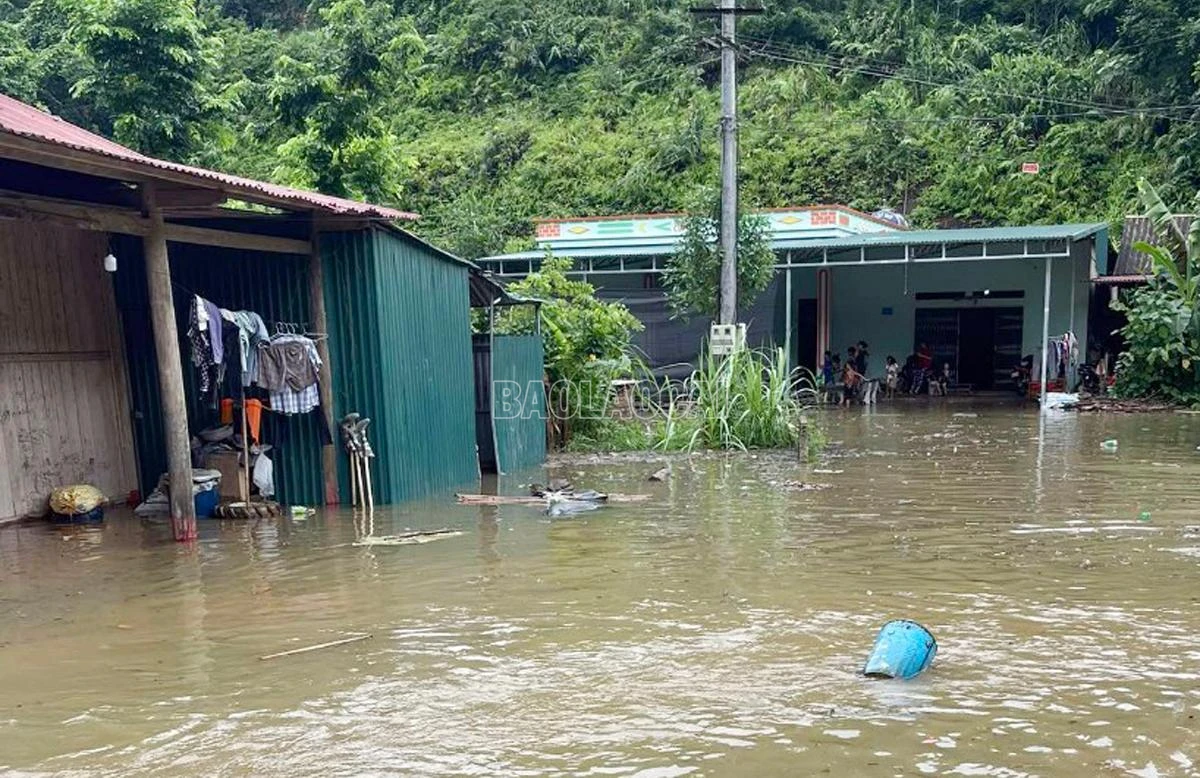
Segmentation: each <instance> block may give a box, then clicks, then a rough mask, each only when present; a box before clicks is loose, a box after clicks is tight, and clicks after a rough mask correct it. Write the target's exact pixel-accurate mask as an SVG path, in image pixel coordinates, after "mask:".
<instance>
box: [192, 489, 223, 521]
mask: <svg viewBox="0 0 1200 778" xmlns="http://www.w3.org/2000/svg"><path fill="white" fill-rule="evenodd" d="M220 501H221V498H220V495H218V494H217V490H216V489H206V490H205V491H202V492H196V494H195V495H194V496H193V497H192V503H193V504H194V505H195V506H196V518H198V519H211V518H212V517H213V514H214V513H216V512H217V505H218V504H219V503H220Z"/></svg>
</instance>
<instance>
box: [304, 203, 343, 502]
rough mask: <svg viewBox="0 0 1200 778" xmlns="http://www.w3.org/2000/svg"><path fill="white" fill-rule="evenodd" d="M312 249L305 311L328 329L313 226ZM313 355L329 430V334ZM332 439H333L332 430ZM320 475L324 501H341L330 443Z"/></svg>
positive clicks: (323, 454)
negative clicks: (315, 360)
mask: <svg viewBox="0 0 1200 778" xmlns="http://www.w3.org/2000/svg"><path fill="white" fill-rule="evenodd" d="M311 243H312V250H311V251H310V252H309V255H308V311H309V318H310V319H312V326H313V330H314V331H316V332H321V333H325V334H328V333H329V317H328V315H327V313H326V311H325V268H324V266H323V264H322V262H321V235H320V233H319V232H317V230H316V227H315V226H314V228H313V232H312V241H311ZM317 356H319V357H320V358H321V369H320V371H319V372H318V375H317V378H318V384H317V389H318V391H319V392H320V395H321V414H322V415H323V416H324V419H325V424H326V425H328V429H329V431H330V433H334V431H335V430H336V427H335V426H334V424H333V364H332V363H331V362H330V359H329V338H321V339H319V340H318V341H317ZM334 440H335V441H336V440H337V436H336V434H334ZM321 475H322V480H323V481H324V484H325V504H326V505H337V504H339V503H340V502H341V495H340V494H339V490H338V477H337V446H336V444H335V443H332V442H331V443H330V444H329V445H327V446H325V447H324V448H323V449H322V450H321Z"/></svg>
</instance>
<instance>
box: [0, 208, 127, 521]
mask: <svg viewBox="0 0 1200 778" xmlns="http://www.w3.org/2000/svg"><path fill="white" fill-rule="evenodd" d="M107 249H108V244H107V236H105V235H104V234H103V233H98V232H88V231H83V230H72V229H68V228H63V227H59V226H53V225H47V224H43V223H33V222H24V221H0V520H3V519H6V518H12V517H17V516H24V515H29V514H39V513H42V512H43V511H44V510H45V508H46V498H47V496H48V495H49V493H50V492H51V491H52V490H53V489H54V488H55V487H58V486H62V485H66V484H75V483H88V484H92V485H94V486H96V487H97V488H99V489H100V490H102V491H103V492H104V493H105V494H106V495H108V496H109V497H110V498H111V499H116V500H122V499H123V498H124V497H125V495H126V494H127V493H128V492H129V490H130V489H133V488H135V486H136V484H137V478H136V476H135V471H134V457H133V436H132V432H131V429H130V422H129V407H130V405H129V400H128V386H127V382H126V378H125V366H124V355H123V353H122V349H121V345H120V344H121V337H120V321H119V318H118V315H117V308H116V303H115V300H114V299H113V290H112V283H111V281H110V280H109V278H108V277H107V274H106V273H105V272H104V268H103V262H102V259H103V257H104V255H105V254H106V253H107Z"/></svg>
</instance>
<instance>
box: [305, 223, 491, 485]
mask: <svg viewBox="0 0 1200 778" xmlns="http://www.w3.org/2000/svg"><path fill="white" fill-rule="evenodd" d="M321 256H322V259H323V260H324V269H325V305H326V309H327V312H328V317H329V330H330V333H329V334H330V345H329V348H330V352H331V358H332V360H333V371H334V392H335V396H334V412H335V416H336V417H338V418H340V417H341V416H342V415H344V414H345V413H347V412H349V411H355V412H358V413H360V414H362V415H363V416H367V417H370V418H371V420H372V421H371V426H370V428H369V436H370V438H371V443H372V445H373V447H374V448H375V451H376V454H377V459H376V462H375V466H374V469H373V474H372V479H373V487H374V490H375V500H376V502H377V503H388V502H399V501H402V500H408V499H413V498H417V497H422V496H425V495H429V494H433V493H436V492H438V491H442V490H449V489H451V488H453V487H456V486H464V485H467V484H470V483H474V482H477V480H478V478H479V462H478V457H477V455H476V450H475V400H474V382H473V378H472V373H473V369H474V368H473V365H472V361H471V325H470V309H469V307H468V299H469V298H468V291H467V272H468V271H467V267H466V265H463V264H461V263H457V262H453V261H450V260H449V259H446V258H444V257H442V256H440V255H438V254H436V253H435V252H433V251H431V250H430V249H429V248H428V247H425V246H423V245H421V244H420V243H418V242H416V241H413V240H409V239H406V238H405V237H403V236H402V235H398V234H396V233H393V232H391V231H387V230H383V229H378V228H376V229H371V230H366V231H361V232H338V233H325V234H323V235H322V236H321ZM338 463H339V464H338V469H339V476H340V481H341V488H342V496H343V499H348V498H349V478H348V470H349V468H348V465H347V461H346V457H345V456H339V457H338Z"/></svg>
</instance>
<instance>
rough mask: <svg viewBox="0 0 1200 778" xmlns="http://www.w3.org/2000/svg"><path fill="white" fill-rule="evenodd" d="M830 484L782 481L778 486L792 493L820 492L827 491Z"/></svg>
mask: <svg viewBox="0 0 1200 778" xmlns="http://www.w3.org/2000/svg"><path fill="white" fill-rule="evenodd" d="M831 485H832V484H810V483H807V482H805V481H784V482H783V483H781V484H779V486H780V487H782V488H784V489H790V490H792V491H794V492H820V491H824V490H825V489H828V488H829V487H830V486H831Z"/></svg>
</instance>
